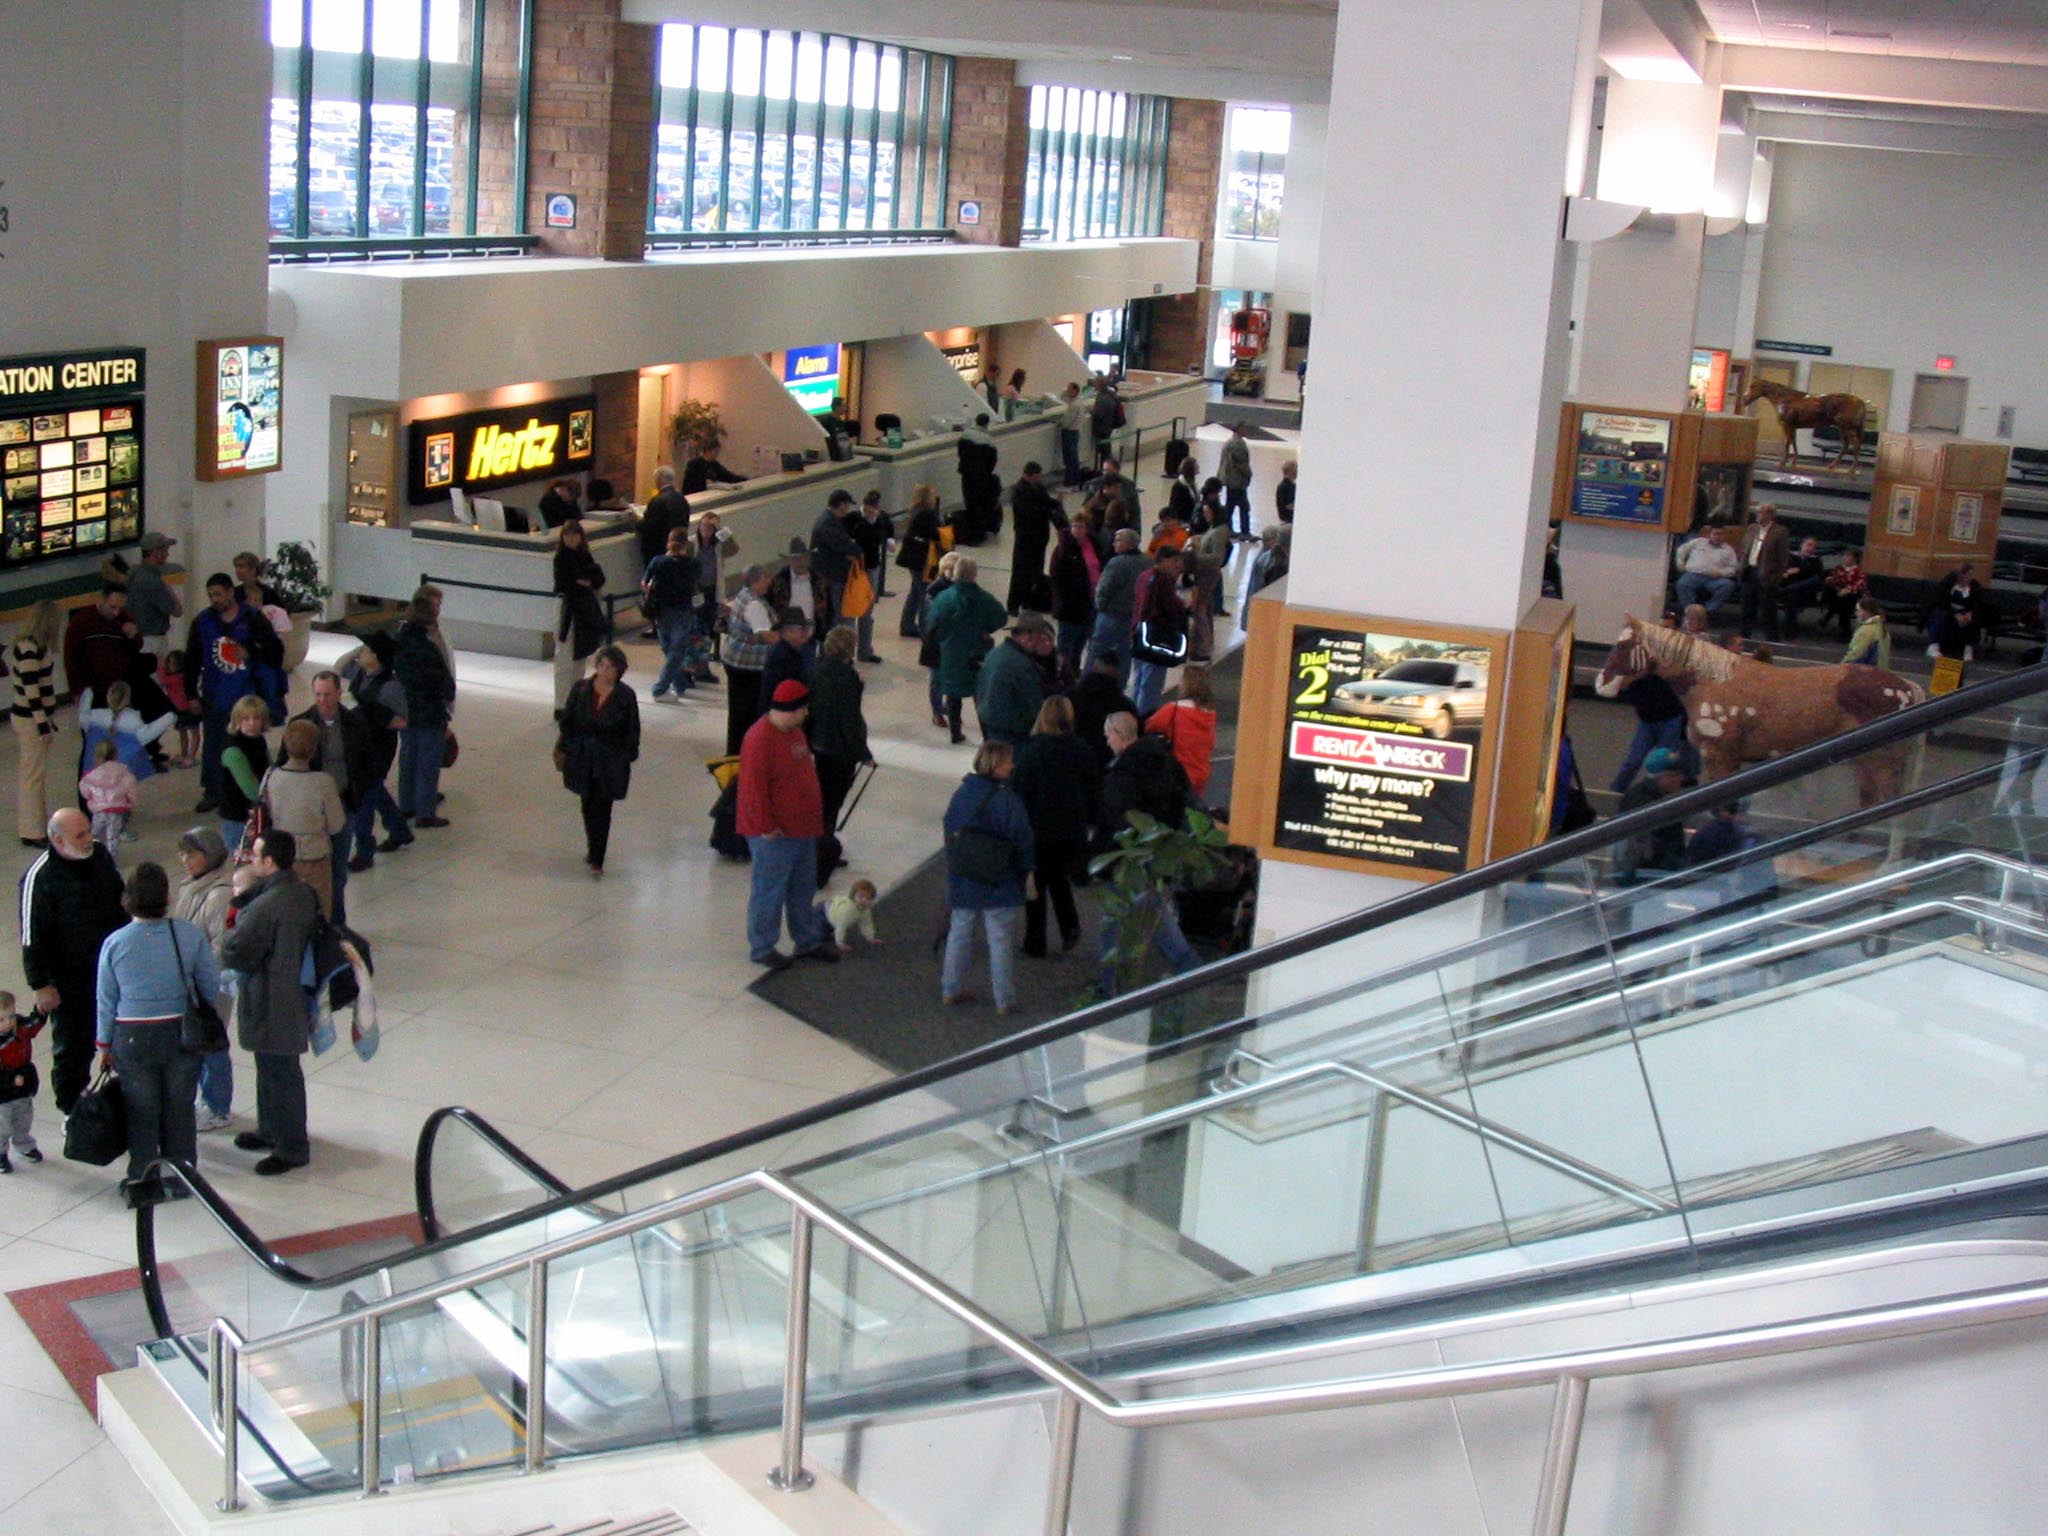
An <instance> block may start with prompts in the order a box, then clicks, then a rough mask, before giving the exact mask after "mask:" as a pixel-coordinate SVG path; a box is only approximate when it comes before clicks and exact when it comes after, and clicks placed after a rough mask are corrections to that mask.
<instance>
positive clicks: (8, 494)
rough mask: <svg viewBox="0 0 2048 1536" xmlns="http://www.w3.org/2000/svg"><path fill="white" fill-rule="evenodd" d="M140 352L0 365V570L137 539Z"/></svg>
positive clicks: (139, 528)
mask: <svg viewBox="0 0 2048 1536" xmlns="http://www.w3.org/2000/svg"><path fill="white" fill-rule="evenodd" d="M142 406H143V351H142V349H141V348H140V347H122V348H117V349H114V350H111V351H100V352H67V353H57V354H51V355H47V356H38V357H19V358H11V359H8V360H6V361H4V362H0V566H19V565H26V564H29V563H31V562H35V561H40V560H44V559H48V558H51V557H53V556H60V555H69V554H74V553H77V552H78V551H81V550H89V551H91V552H93V553H98V552H99V551H100V550H102V549H104V548H106V547H108V546H111V545H116V544H130V543H133V542H134V541H135V540H136V539H138V538H140V537H141V536H142Z"/></svg>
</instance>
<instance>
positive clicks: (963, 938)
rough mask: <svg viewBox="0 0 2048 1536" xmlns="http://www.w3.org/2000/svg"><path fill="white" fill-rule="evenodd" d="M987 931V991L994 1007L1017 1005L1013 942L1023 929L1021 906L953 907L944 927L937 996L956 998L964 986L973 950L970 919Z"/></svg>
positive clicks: (1015, 960)
mask: <svg viewBox="0 0 2048 1536" xmlns="http://www.w3.org/2000/svg"><path fill="white" fill-rule="evenodd" d="M976 918H980V919H981V921H982V923H983V924H984V925H985V926H986V928H987V930H988V970H989V983H990V990H991V991H992V992H994V993H995V999H996V1006H997V1007H998V1008H1014V1007H1016V1006H1017V943H1018V939H1019V937H1020V935H1022V933H1023V932H1024V909H1023V908H1022V907H955V908H953V909H952V912H951V914H950V916H949V918H948V921H947V926H946V959H945V962H944V963H943V964H942V965H941V966H940V968H939V996H940V997H941V998H942V999H943V998H948V997H958V996H959V995H960V991H961V989H962V988H963V987H965V986H966V985H967V967H968V964H969V963H970V959H971V956H972V953H973V950H974V920H975V919H976Z"/></svg>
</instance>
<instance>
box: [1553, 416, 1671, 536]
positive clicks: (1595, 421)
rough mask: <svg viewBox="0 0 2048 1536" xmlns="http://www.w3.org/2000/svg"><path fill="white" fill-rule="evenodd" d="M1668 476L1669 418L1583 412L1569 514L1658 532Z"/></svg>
mask: <svg viewBox="0 0 2048 1536" xmlns="http://www.w3.org/2000/svg"><path fill="white" fill-rule="evenodd" d="M1670 471H1671V422H1670V421H1669V419H1668V418H1665V417H1660V416H1632V415H1626V414H1623V413H1622V412H1619V411H1586V412H1584V413H1583V414H1581V415H1580V417H1579V441H1578V460H1577V463H1576V464H1575V466H1574V468H1573V471H1572V502H1571V510H1572V511H1573V512H1574V513H1575V514H1576V515H1578V516H1580V517H1597V518H1601V519H1603V520H1605V521H1608V522H1616V523H1643V524H1646V525H1648V526H1651V527H1656V526H1659V525H1661V524H1662V523H1663V521H1664V494H1665V489H1666V486H1667V484H1668V477H1669V475H1670Z"/></svg>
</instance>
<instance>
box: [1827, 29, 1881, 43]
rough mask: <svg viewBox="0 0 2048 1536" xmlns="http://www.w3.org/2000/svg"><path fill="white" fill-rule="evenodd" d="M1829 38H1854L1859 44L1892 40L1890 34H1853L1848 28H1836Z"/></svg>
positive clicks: (1829, 34)
mask: <svg viewBox="0 0 2048 1536" xmlns="http://www.w3.org/2000/svg"><path fill="white" fill-rule="evenodd" d="M1828 36H1829V37H1847V38H1852V39H1854V40H1855V41H1857V42H1859V43H1888V42H1890V41H1891V40H1892V35H1891V33H1889V32H1851V31H1850V30H1848V29H1847V28H1846V27H1836V28H1834V29H1833V30H1832V31H1830V32H1829V33H1828Z"/></svg>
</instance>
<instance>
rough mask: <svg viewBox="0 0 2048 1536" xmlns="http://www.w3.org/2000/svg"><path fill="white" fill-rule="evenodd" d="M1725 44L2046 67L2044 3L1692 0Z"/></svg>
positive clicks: (2047, 28)
mask: <svg viewBox="0 0 2048 1536" xmlns="http://www.w3.org/2000/svg"><path fill="white" fill-rule="evenodd" d="M1694 3H1695V4H1697V5H1698V7H1699V9H1700V14H1701V15H1702V16H1703V17H1704V18H1705V20H1706V24H1707V30H1708V31H1709V32H1711V33H1712V34H1713V35H1714V37H1716V38H1718V39H1719V40H1720V41H1721V42H1724V43H1754V44H1763V45H1765V46H1768V47H1776V48H1818V49H1824V50H1826V51H1827V52H1830V53H1878V54H1889V55H1892V56H1894V57H1899V58H1920V59H1954V60H1959V61H1967V62H1973V63H1983V64H2048V3H2044V0H1694Z"/></svg>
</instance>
